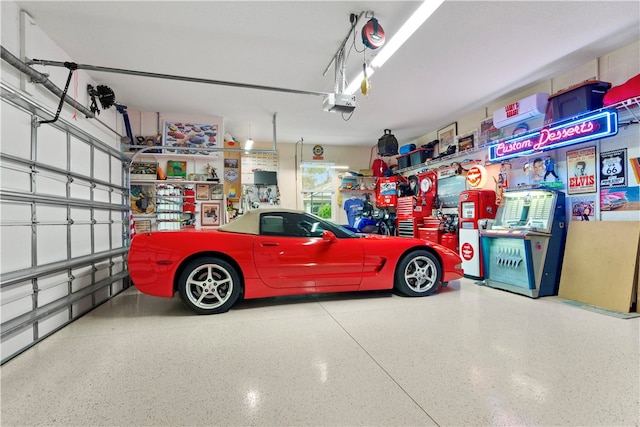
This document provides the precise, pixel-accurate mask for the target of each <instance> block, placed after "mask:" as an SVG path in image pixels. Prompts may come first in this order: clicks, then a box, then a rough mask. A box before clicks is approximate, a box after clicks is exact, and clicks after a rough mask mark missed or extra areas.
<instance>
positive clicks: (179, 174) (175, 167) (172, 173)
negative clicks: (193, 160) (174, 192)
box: [167, 160, 187, 179]
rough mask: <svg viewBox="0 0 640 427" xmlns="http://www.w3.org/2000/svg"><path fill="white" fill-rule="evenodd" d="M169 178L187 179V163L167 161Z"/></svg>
mask: <svg viewBox="0 0 640 427" xmlns="http://www.w3.org/2000/svg"><path fill="white" fill-rule="evenodd" d="M167 178H183V179H186V178H187V162H186V161H182V160H167Z"/></svg>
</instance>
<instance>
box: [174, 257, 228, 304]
mask: <svg viewBox="0 0 640 427" xmlns="http://www.w3.org/2000/svg"><path fill="white" fill-rule="evenodd" d="M234 286H236V285H235V283H234V281H233V277H232V276H231V273H229V271H228V270H227V269H225V268H224V267H222V266H220V265H218V264H209V263H207V264H202V265H199V266H198V267H196V268H194V269H193V270H192V271H191V272H190V273H189V275H188V276H187V279H186V283H185V296H186V297H187V299H188V300H189V301H190V302H191V303H192V304H193V305H194V306H195V307H198V308H200V309H203V310H212V309H215V308H218V307H220V306H222V305H223V304H224V303H225V302H227V301H228V300H229V298H231V295H232V294H233V290H234Z"/></svg>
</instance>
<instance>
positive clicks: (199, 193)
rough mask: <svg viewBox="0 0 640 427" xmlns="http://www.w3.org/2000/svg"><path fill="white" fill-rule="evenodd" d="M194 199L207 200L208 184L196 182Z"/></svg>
mask: <svg viewBox="0 0 640 427" xmlns="http://www.w3.org/2000/svg"><path fill="white" fill-rule="evenodd" d="M196 200H209V184H196Z"/></svg>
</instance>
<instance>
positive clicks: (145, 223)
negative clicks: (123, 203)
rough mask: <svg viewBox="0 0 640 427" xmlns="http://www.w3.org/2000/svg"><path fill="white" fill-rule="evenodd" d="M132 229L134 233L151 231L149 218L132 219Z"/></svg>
mask: <svg viewBox="0 0 640 427" xmlns="http://www.w3.org/2000/svg"><path fill="white" fill-rule="evenodd" d="M133 229H134V230H135V232H136V234H138V233H147V232H149V231H151V220H150V219H144V220H136V221H133Z"/></svg>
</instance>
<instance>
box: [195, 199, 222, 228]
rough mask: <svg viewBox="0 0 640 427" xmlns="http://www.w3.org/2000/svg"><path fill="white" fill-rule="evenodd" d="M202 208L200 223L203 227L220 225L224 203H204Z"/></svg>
mask: <svg viewBox="0 0 640 427" xmlns="http://www.w3.org/2000/svg"><path fill="white" fill-rule="evenodd" d="M200 209H201V217H200V225H202V226H203V227H211V226H217V225H220V215H221V212H222V211H221V209H222V205H221V204H220V203H203V204H202V205H201V206H200Z"/></svg>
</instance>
